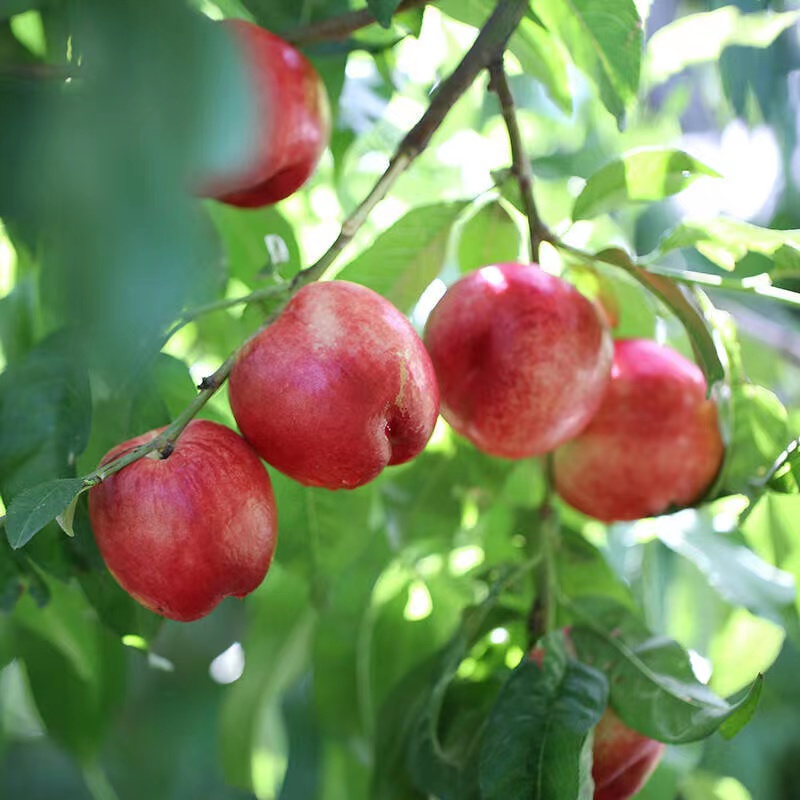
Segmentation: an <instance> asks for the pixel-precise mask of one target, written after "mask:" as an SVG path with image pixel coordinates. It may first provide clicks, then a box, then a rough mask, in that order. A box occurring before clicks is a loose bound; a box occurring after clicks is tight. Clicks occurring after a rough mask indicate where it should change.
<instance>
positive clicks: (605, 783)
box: [528, 628, 664, 800]
mask: <svg viewBox="0 0 800 800" xmlns="http://www.w3.org/2000/svg"><path fill="white" fill-rule="evenodd" d="M565 634H567V636H568V635H569V628H566V629H565ZM528 657H529V658H530V659H531V661H533V662H535V663H536V664H537V665H538V666H539V667H540V668H542V667H543V665H544V650H543V649H542V648H541V647H536V648H534V649H533V650H531V652H530V653H529V655H528ZM663 753H664V745H663V744H662V743H661V742H658V741H656V740H655V739H650V738H648V737H647V736H644V735H643V734H641V733H638V732H637V731H635V730H633V729H632V728H629V727H628V726H627V725H625V723H624V722H622V720H621V719H620V718H619V717H618V716H617V715H616V714H615V713H614V711H613V709H611V708H610V707H607V708H606V710H605V711H604V712H603V715H602V716H601V717H600V720H599V721H598V723H597V725H596V726H595V729H594V740H593V743H592V779H593V780H594V800H628V798H630V797H633V795H635V794H636V792H638V791H639V789H641V788H642V786H644V785H645V783H646V782H647V779H648V778H649V777H650V775H651V774H652V773H653V770H655V768H656V767H657V766H658V762H659V759H660V758H661V756H662V755H663Z"/></svg>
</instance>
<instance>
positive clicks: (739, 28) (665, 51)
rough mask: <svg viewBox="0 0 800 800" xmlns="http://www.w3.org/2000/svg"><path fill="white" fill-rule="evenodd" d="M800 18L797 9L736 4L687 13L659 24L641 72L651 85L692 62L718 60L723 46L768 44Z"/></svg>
mask: <svg viewBox="0 0 800 800" xmlns="http://www.w3.org/2000/svg"><path fill="white" fill-rule="evenodd" d="M798 19H800V12H799V11H788V12H784V13H775V12H774V11H771V10H770V11H763V12H754V13H750V14H744V13H742V11H741V10H740V9H739V8H737V7H736V6H735V5H726V6H723V7H722V8H717V9H715V10H714V11H708V12H705V13H700V14H688V15H687V16H684V17H680V18H679V19H676V20H674V21H673V22H670V23H669V24H668V25H665V26H664V27H662V28H659V29H658V30H657V31H656V32H655V33H654V34H653V36H652V37H651V39H650V41H649V42H648V45H647V55H646V58H645V65H644V74H645V79H646V81H647V83H648V84H649V85H650V86H655V85H658V84H659V83H663V82H664V81H666V80H667V79H668V78H670V77H672V76H673V75H675V74H677V73H678V72H681V71H682V70H684V69H686V67H688V66H691V65H693V64H701V63H703V62H707V61H717V60H718V59H719V57H720V55H721V54H722V51H723V50H724V49H725V48H726V47H730V46H732V45H740V46H744V47H768V46H769V45H770V44H772V42H774V41H775V39H776V38H777V37H778V36H779V35H780V34H781V33H782V32H783V31H785V30H786V29H787V28H790V27H791V26H792V25H794V24H795V22H797V20H798Z"/></svg>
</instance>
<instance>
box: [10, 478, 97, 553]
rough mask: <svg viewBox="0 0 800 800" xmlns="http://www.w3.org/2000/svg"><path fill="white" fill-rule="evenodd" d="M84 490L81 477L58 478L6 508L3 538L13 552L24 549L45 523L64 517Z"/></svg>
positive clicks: (27, 490)
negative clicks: (60, 516)
mask: <svg viewBox="0 0 800 800" xmlns="http://www.w3.org/2000/svg"><path fill="white" fill-rule="evenodd" d="M81 491H83V481H82V480H81V479H80V478H60V479H56V480H54V481H48V482H47V483H41V484H39V485H38V486H34V487H32V488H30V489H26V490H25V491H24V492H22V493H20V494H18V495H17V496H16V497H15V498H14V500H13V501H12V502H11V505H10V506H9V507H8V516H7V518H6V536H7V537H8V541H9V544H10V545H11V546H12V547H13V548H14V549H15V550H17V549H19V548H20V547H24V546H25V545H26V544H27V543H28V542H29V541H30V540H31V539H32V538H33V537H34V536H35V535H36V534H37V533H38V532H39V531H40V530H41V529H42V528H44V526H45V525H47V523H48V522H52V521H53V520H54V519H55V518H56V517H57V516H59V515H60V514H63V513H64V512H65V510H66V509H67V507H68V506H71V505H72V503H73V502H74V501H75V499H76V498H77V496H78V495H79V494H80V493H81Z"/></svg>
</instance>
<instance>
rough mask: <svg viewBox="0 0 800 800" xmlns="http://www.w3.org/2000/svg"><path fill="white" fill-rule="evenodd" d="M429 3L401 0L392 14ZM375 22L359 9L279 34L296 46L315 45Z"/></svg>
mask: <svg viewBox="0 0 800 800" xmlns="http://www.w3.org/2000/svg"><path fill="white" fill-rule="evenodd" d="M431 2H434V0H403V2H402V3H400V5H398V7H397V9H396V11H395V12H394V13H395V14H399V13H401V12H402V11H410V10H411V9H412V8H419V7H420V6H424V5H427V4H428V3H431ZM376 22H377V20H376V19H375V15H374V14H373V13H372V11H370V9H368V8H360V9H358V11H349V12H347V13H346V14H339V15H338V16H335V17H331V18H329V19H323V20H320V21H319V22H312V23H310V24H308V25H303V26H302V27H299V28H295V29H294V30H292V31H287V32H286V33H282V34H281V38H282V39H285V40H286V41H287V42H289V43H290V44H293V45H296V46H302V45H307V44H315V43H316V42H329V41H332V40H336V39H346V38H347V37H348V36H350V34H352V33H355V32H356V31H358V30H361V28H366V27H368V26H369V25H374V24H375V23H376Z"/></svg>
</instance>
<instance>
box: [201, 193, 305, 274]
mask: <svg viewBox="0 0 800 800" xmlns="http://www.w3.org/2000/svg"><path fill="white" fill-rule="evenodd" d="M208 212H209V214H210V216H211V218H212V219H213V220H214V223H215V224H216V226H217V229H218V230H219V232H220V234H221V236H222V239H223V241H224V242H225V252H226V253H227V254H228V261H229V268H230V273H231V275H232V276H233V277H235V278H238V279H239V280H240V281H242V282H243V283H245V284H246V285H247V286H250V287H252V288H255V287H256V285H257V283H258V278H259V273H260V272H262V271H263V270H264V269H265V268H269V269H273V270H275V271H276V272H277V273H278V274H280V275H281V276H282V277H284V278H290V277H291V276H292V275H294V274H295V273H296V272H297V271H298V270H299V269H300V267H301V266H302V265H301V264H300V250H299V248H298V245H297V240H296V239H295V235H294V231H293V229H292V226H291V225H290V224H289V223H288V222H287V221H286V218H285V217H284V216H283V215H282V214H281V213H280V211H278V210H277V209H276V208H260V209H254V210H252V211H248V212H247V213H246V214H243V213H242V211H241V209H236V208H232V207H231V206H226V205H224V204H223V203H209V204H208Z"/></svg>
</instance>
